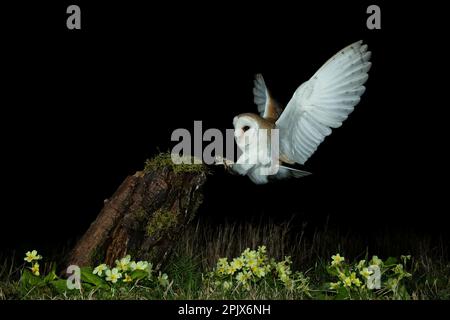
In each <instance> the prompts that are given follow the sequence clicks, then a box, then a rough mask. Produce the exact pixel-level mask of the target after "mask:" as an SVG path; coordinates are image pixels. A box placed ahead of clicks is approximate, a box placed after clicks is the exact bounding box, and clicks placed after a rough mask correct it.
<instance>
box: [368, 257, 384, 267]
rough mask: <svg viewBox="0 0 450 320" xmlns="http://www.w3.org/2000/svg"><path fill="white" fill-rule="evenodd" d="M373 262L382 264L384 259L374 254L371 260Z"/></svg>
mask: <svg viewBox="0 0 450 320" xmlns="http://www.w3.org/2000/svg"><path fill="white" fill-rule="evenodd" d="M371 264H374V265H377V266H381V265H382V264H383V260H381V259H379V258H378V257H377V256H373V257H372V260H371Z"/></svg>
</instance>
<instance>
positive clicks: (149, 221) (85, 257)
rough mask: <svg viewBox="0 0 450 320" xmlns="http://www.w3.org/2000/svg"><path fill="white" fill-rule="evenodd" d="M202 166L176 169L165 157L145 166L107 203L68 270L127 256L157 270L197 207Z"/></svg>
mask: <svg viewBox="0 0 450 320" xmlns="http://www.w3.org/2000/svg"><path fill="white" fill-rule="evenodd" d="M206 175H207V172H206V168H205V167H204V166H203V165H189V164H182V165H175V164H173V163H172V161H171V158H170V154H161V155H159V156H157V157H155V158H154V159H152V160H148V161H147V162H146V166H145V169H144V170H143V171H138V172H136V173H135V174H134V175H132V176H129V177H127V178H126V179H125V181H124V182H123V183H122V184H121V185H120V187H119V188H118V189H117V191H116V192H115V193H114V195H113V196H112V197H111V198H110V199H109V200H107V201H105V205H104V207H103V209H102V210H101V212H100V213H99V215H98V216H97V218H96V219H95V221H94V222H93V223H92V224H91V226H90V227H89V229H88V230H87V231H86V233H85V234H84V235H83V236H82V238H81V239H80V240H79V241H78V243H77V244H76V245H75V247H74V249H73V250H72V252H71V253H70V254H69V257H68V259H67V263H68V264H67V265H71V264H73V265H78V266H80V267H81V266H88V265H90V266H93V265H96V264H98V263H103V262H105V263H107V264H108V265H114V262H115V260H116V259H119V258H122V257H124V256H125V255H127V254H130V255H132V257H133V259H142V260H148V261H152V262H153V263H154V265H155V267H156V268H157V269H158V268H159V267H160V266H161V264H162V263H163V262H164V261H165V260H166V259H167V257H168V256H169V254H170V252H171V249H172V247H173V246H174V244H175V243H176V241H177V240H178V239H179V237H180V235H181V234H182V232H183V231H184V229H185V227H186V226H187V225H188V224H189V222H190V221H191V220H192V218H193V217H194V216H195V213H196V211H197V209H198V207H199V205H200V204H201V202H202V193H201V187H202V186H203V184H204V182H205V181H206Z"/></svg>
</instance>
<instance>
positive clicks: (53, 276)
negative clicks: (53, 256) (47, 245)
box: [44, 264, 58, 283]
mask: <svg viewBox="0 0 450 320" xmlns="http://www.w3.org/2000/svg"><path fill="white" fill-rule="evenodd" d="M56 279H58V276H57V275H56V264H53V266H52V271H50V272H49V273H48V275H46V276H45V278H44V281H45V282H46V283H49V282H51V281H53V280H56Z"/></svg>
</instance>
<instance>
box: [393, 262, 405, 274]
mask: <svg viewBox="0 0 450 320" xmlns="http://www.w3.org/2000/svg"><path fill="white" fill-rule="evenodd" d="M394 272H395V273H397V274H402V273H403V265H402V264H397V265H396V266H395V268H394Z"/></svg>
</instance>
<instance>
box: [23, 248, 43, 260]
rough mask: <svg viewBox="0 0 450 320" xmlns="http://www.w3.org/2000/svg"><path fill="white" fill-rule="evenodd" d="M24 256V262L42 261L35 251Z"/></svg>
mask: <svg viewBox="0 0 450 320" xmlns="http://www.w3.org/2000/svg"><path fill="white" fill-rule="evenodd" d="M25 256H26V257H25V258H24V259H23V260H25V261H26V262H32V261H34V260H40V259H42V256H40V255H38V253H37V251H36V250H33V251H28V252H27V253H25Z"/></svg>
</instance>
